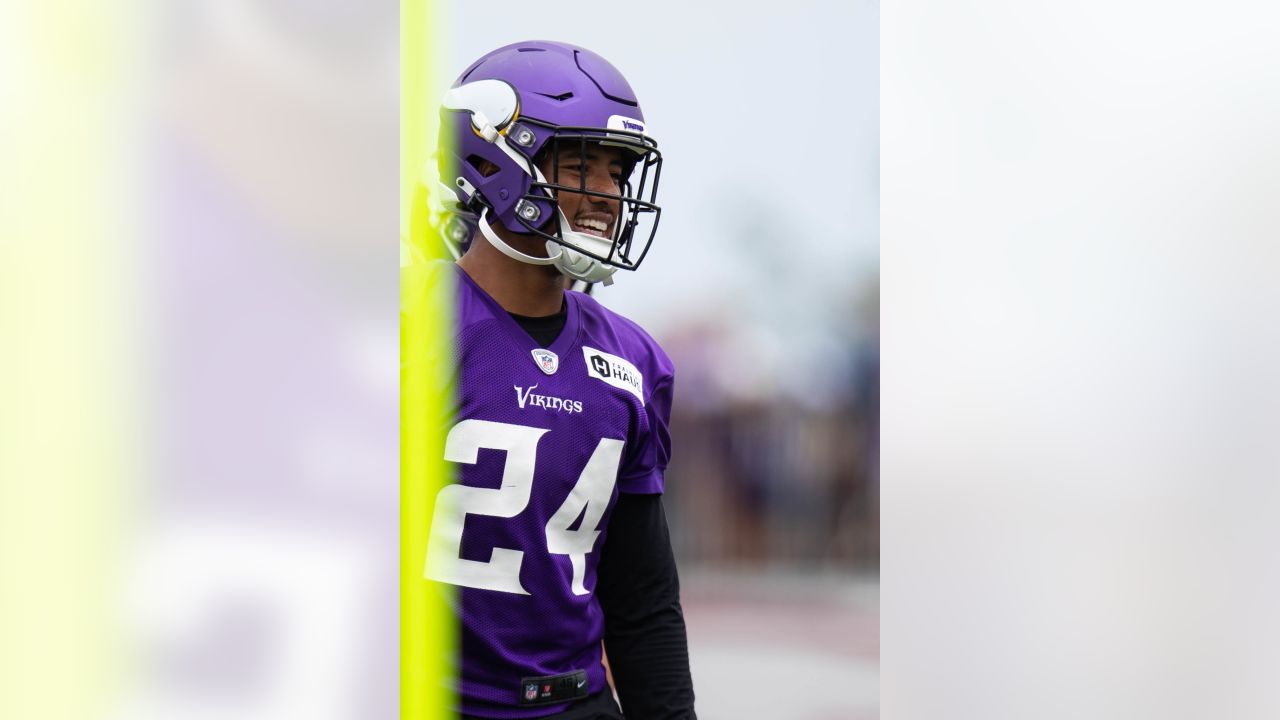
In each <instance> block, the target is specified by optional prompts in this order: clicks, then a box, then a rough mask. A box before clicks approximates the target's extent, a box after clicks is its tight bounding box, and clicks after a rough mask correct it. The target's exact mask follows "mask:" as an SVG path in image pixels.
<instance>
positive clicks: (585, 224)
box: [574, 219, 609, 233]
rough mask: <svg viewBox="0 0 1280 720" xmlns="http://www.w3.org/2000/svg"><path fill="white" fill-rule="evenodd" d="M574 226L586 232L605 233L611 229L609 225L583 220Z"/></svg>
mask: <svg viewBox="0 0 1280 720" xmlns="http://www.w3.org/2000/svg"><path fill="white" fill-rule="evenodd" d="M574 224H575V225H577V226H578V227H580V228H582V229H584V230H595V231H596V232H600V233H603V232H604V231H606V230H608V229H609V226H608V224H606V223H602V222H600V221H599V220H587V219H582V220H578V221H577V222H575V223H574Z"/></svg>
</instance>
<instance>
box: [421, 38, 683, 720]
mask: <svg viewBox="0 0 1280 720" xmlns="http://www.w3.org/2000/svg"><path fill="white" fill-rule="evenodd" d="M441 115H442V118H441V120H442V122H441V138H440V141H441V142H440V154H439V157H440V177H441V178H442V182H443V184H444V185H445V186H447V187H448V188H449V189H450V191H451V192H452V193H453V194H454V196H455V197H456V208H455V209H456V210H457V211H458V212H459V213H461V214H462V215H464V216H465V217H466V218H467V219H468V221H469V222H468V227H474V235H473V236H472V237H470V238H468V240H469V242H468V243H466V252H465V254H462V256H461V257H460V259H459V260H458V262H457V264H456V265H447V266H444V267H443V268H442V269H440V270H439V271H440V272H453V273H456V275H457V277H456V283H457V293H456V307H455V312H456V316H457V326H456V328H455V332H456V337H455V339H454V341H455V345H454V347H455V351H456V361H457V372H458V382H457V408H456V412H455V414H454V415H453V417H452V419H451V420H450V429H449V430H448V435H447V437H446V441H445V458H446V460H448V461H450V462H451V463H455V469H456V482H455V483H454V484H452V485H449V486H447V487H445V488H444V489H443V490H441V492H440V493H439V495H438V497H437V500H436V507H435V511H434V515H433V519H432V526H431V530H430V535H429V541H428V548H427V564H426V575H427V577H428V578H430V579H432V580H436V581H439V582H442V583H448V584H450V585H452V586H456V606H457V608H458V610H459V615H460V626H461V643H460V662H459V666H458V676H459V686H458V696H459V702H460V704H461V707H460V712H461V713H462V714H463V716H464V717H467V718H471V717H475V718H544V717H546V718H556V719H557V720H569V719H573V720H587V719H594V718H620V717H622V714H621V713H620V710H619V707H618V704H617V703H615V701H614V694H613V692H612V691H611V688H610V686H609V683H608V681H607V679H606V674H605V669H604V667H603V666H602V645H603V649H604V650H605V651H607V653H608V661H609V665H610V669H611V671H612V676H613V680H614V685H615V686H616V692H617V697H618V699H619V701H620V702H621V711H622V712H625V715H626V717H627V718H628V720H659V719H663V720H665V719H680V720H683V719H686V718H694V717H695V716H694V709H693V702H694V695H693V685H692V680H691V678H690V673H689V659H688V648H687V641H686V635H685V624H684V617H683V613H682V610H681V607H680V597H679V582H678V579H677V574H676V567H675V561H674V558H673V555H672V550H671V542H670V538H669V536H668V530H667V524H666V520H665V516H664V514H663V508H662V501H661V498H662V492H663V486H664V477H663V475H664V471H665V469H666V467H667V461H668V459H669V457H670V454H671V438H670V434H669V431H668V421H669V417H670V412H671V402H672V393H673V382H674V368H673V367H672V364H671V360H670V359H669V358H668V357H667V355H666V354H665V353H664V352H663V350H662V348H660V347H659V346H658V344H657V343H656V342H655V341H654V340H653V339H652V338H651V337H650V336H649V335H648V334H647V333H646V332H645V331H644V330H642V329H641V328H640V327H639V326H638V325H636V324H635V323H633V322H631V321H630V320H627V319H626V318H624V317H622V316H620V315H618V314H616V313H614V312H612V311H610V310H608V309H607V308H605V307H604V306H602V305H600V304H599V303H598V302H597V301H595V300H594V299H593V298H591V297H590V296H588V295H586V294H583V293H580V292H576V291H573V290H569V289H566V286H567V285H568V283H569V282H573V281H576V282H582V283H604V284H609V283H611V282H612V281H613V279H614V275H615V273H616V272H617V271H619V270H628V271H629V270H635V269H636V268H638V267H639V266H640V263H641V261H642V260H643V259H644V256H645V254H646V252H647V251H648V248H649V245H650V243H651V242H652V240H653V236H654V233H655V232H656V230H657V220H658V216H659V213H660V209H659V207H658V205H657V204H656V203H655V200H656V193H657V187H658V177H659V173H660V170H661V165H662V157H661V154H660V153H659V151H658V147H657V143H656V142H655V141H654V140H653V138H652V137H650V136H649V134H648V133H647V131H646V125H645V119H644V115H643V114H642V112H641V110H640V105H639V103H638V102H637V100H636V96H635V94H634V92H633V91H632V89H631V87H630V85H629V84H628V83H627V81H626V79H624V78H623V76H622V75H621V74H620V73H619V72H618V71H617V70H616V69H615V68H614V67H613V66H612V65H610V64H609V63H608V62H607V61H605V60H604V59H603V58H602V57H600V56H599V55H597V54H595V53H593V52H591V51H589V50H586V49H583V48H580V47H575V46H573V45H568V44H564V43H558V42H521V43H515V44H513V45H508V46H506V47H502V48H499V49H497V50H494V51H493V52H490V53H488V54H487V55H485V56H484V57H482V58H480V59H479V60H478V61H476V62H475V63H474V64H473V65H471V66H470V67H469V68H467V70H466V71H465V72H463V73H462V75H461V77H459V78H458V80H457V81H456V82H455V83H454V85H453V87H452V89H450V90H449V92H448V93H446V95H445V98H444V102H443V106H442V110H441Z"/></svg>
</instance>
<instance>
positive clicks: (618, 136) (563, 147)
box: [439, 41, 662, 284]
mask: <svg viewBox="0 0 1280 720" xmlns="http://www.w3.org/2000/svg"><path fill="white" fill-rule="evenodd" d="M440 114H441V124H440V152H439V159H440V177H441V181H442V183H443V184H444V185H446V186H448V187H449V188H450V189H451V190H452V191H453V192H454V193H455V194H456V196H457V199H458V205H457V210H458V211H459V212H463V213H469V214H470V215H471V216H473V217H475V218H476V225H477V226H478V229H479V231H480V233H481V234H482V235H484V236H485V237H486V238H487V239H488V240H489V242H491V243H493V244H494V246H495V247H497V248H498V249H499V250H500V251H502V252H503V253H505V254H507V255H509V256H511V257H513V258H515V259H517V260H520V261H522V262H527V263H532V264H538V265H555V266H557V267H558V268H559V269H560V271H561V272H563V273H564V274H566V275H568V276H570V277H572V278H574V279H576V280H580V281H585V282H588V283H591V282H604V283H605V284H609V283H610V282H611V281H612V275H613V273H614V271H615V270H617V269H623V270H634V269H636V268H637V267H639V266H640V262H641V261H642V260H644V256H645V254H646V253H647V252H648V250H649V245H650V244H651V243H652V242H653V236H654V234H655V233H656V232H657V229H658V218H659V216H660V215H661V209H660V208H659V207H658V205H657V204H656V203H655V201H656V199H657V192H658V178H659V175H660V172H661V169H662V155H661V153H659V152H658V144H657V142H656V141H655V140H653V139H652V138H650V137H649V136H648V135H646V134H645V122H644V114H643V113H642V112H641V111H640V104H639V103H638V102H637V100H636V96H635V93H634V92H632V90H631V86H630V85H629V84H628V83H627V81H626V79H625V78H623V77H622V74H621V73H619V72H618V71H617V69H616V68H614V67H613V66H612V65H610V64H609V63H608V62H607V61H606V60H605V59H604V58H602V57H600V56H599V55H597V54H595V53H593V52H591V51H590V50H586V49H583V48H580V47H576V46H574V45H569V44H566V43H559V42H545V41H531V42H520V43H515V44H512V45H507V46H505V47H501V48H498V49H497V50H494V51H493V52H490V53H488V54H487V55H485V56H484V57H482V58H480V59H479V60H477V61H476V62H475V63H474V64H472V65H471V67H469V68H467V70H466V71H465V72H463V73H462V76H461V77H459V78H458V80H457V81H456V82H455V83H454V84H453V87H452V88H451V89H450V90H449V91H448V92H447V93H446V94H445V97H444V102H443V103H442V108H441V113H440ZM595 143H599V144H601V145H608V146H614V147H618V148H621V149H622V152H621V156H622V162H623V168H622V178H621V180H620V181H619V187H620V192H619V193H618V194H611V193H603V192H597V191H593V190H588V189H587V186H586V182H587V181H586V175H585V173H581V174H580V176H581V181H580V182H579V183H576V184H574V185H563V184H560V182H559V163H551V165H552V170H551V174H552V176H551V177H550V178H548V177H546V176H545V175H544V174H543V173H542V171H541V169H540V168H539V164H540V162H541V161H542V160H543V158H544V157H547V156H548V154H550V156H551V157H561V156H562V154H563V153H565V152H579V153H580V157H581V158H583V160H582V162H583V166H584V167H585V163H586V157H587V153H588V147H589V146H591V145H593V144H595ZM481 161H487V162H488V163H491V164H492V167H490V166H489V165H485V164H484V163H482V162H481ZM481 167H485V168H486V169H487V170H489V173H488V174H483V173H482V172H481ZM493 167H496V168H497V170H496V171H493ZM557 192H572V193H580V194H582V195H585V196H594V197H600V198H605V199H607V200H609V201H611V202H616V203H618V210H619V212H618V217H617V218H615V219H614V222H613V232H612V236H611V237H602V236H601V235H597V234H592V233H587V232H580V231H577V230H575V229H574V228H573V226H572V225H571V224H570V222H569V221H568V220H567V219H566V218H565V217H564V214H563V213H562V212H561V209H560V206H559V204H558V203H557V201H556V193H557ZM495 221H496V222H499V223H501V224H502V226H503V227H505V228H506V229H507V230H509V231H511V232H515V233H521V234H533V235H536V236H539V237H541V238H543V239H544V240H545V241H546V243H547V246H546V247H547V253H548V257H545V258H542V257H533V256H530V255H527V254H525V253H522V252H520V251H518V250H516V249H515V248H512V247H511V246H510V245H508V244H507V243H505V242H503V241H502V239H501V238H499V237H498V236H497V234H496V233H494V232H493V230H492V227H491V223H493V222H495ZM602 234H603V233H602Z"/></svg>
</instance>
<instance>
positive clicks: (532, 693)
mask: <svg viewBox="0 0 1280 720" xmlns="http://www.w3.org/2000/svg"><path fill="white" fill-rule="evenodd" d="M537 697H538V686H537V685H536V684H534V683H528V684H527V685H525V686H524V699H525V700H534V699H536V698H537Z"/></svg>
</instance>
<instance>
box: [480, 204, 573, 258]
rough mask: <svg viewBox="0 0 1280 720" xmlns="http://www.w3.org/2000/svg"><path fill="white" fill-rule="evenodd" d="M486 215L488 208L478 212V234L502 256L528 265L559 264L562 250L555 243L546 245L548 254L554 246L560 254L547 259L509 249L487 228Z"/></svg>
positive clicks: (557, 253) (509, 247) (487, 218)
mask: <svg viewBox="0 0 1280 720" xmlns="http://www.w3.org/2000/svg"><path fill="white" fill-rule="evenodd" d="M488 215H489V208H485V209H483V210H481V211H480V219H479V221H478V223H477V224H478V225H479V226H480V234H481V235H484V237H485V239H486V240H488V241H489V244H490V245H492V246H494V247H495V248H497V249H498V251H499V252H501V253H502V254H503V255H506V256H507V257H509V258H511V259H512V260H519V261H520V262H522V263H528V264H530V265H556V264H558V263H559V260H560V256H561V255H563V250H562V249H561V248H560V246H559V245H556V244H555V243H552V242H549V243H547V252H548V253H552V252H553V250H552V246H555V250H558V251H560V252H556V253H555V254H554V255H550V256H549V257H537V256H535V255H526V254H524V253H522V252H520V251H519V250H517V249H515V248H513V247H511V246H510V245H508V244H507V243H506V241H505V240H503V239H502V238H500V237H498V233H496V232H494V230H493V228H492V227H490V226H489V217H488Z"/></svg>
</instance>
